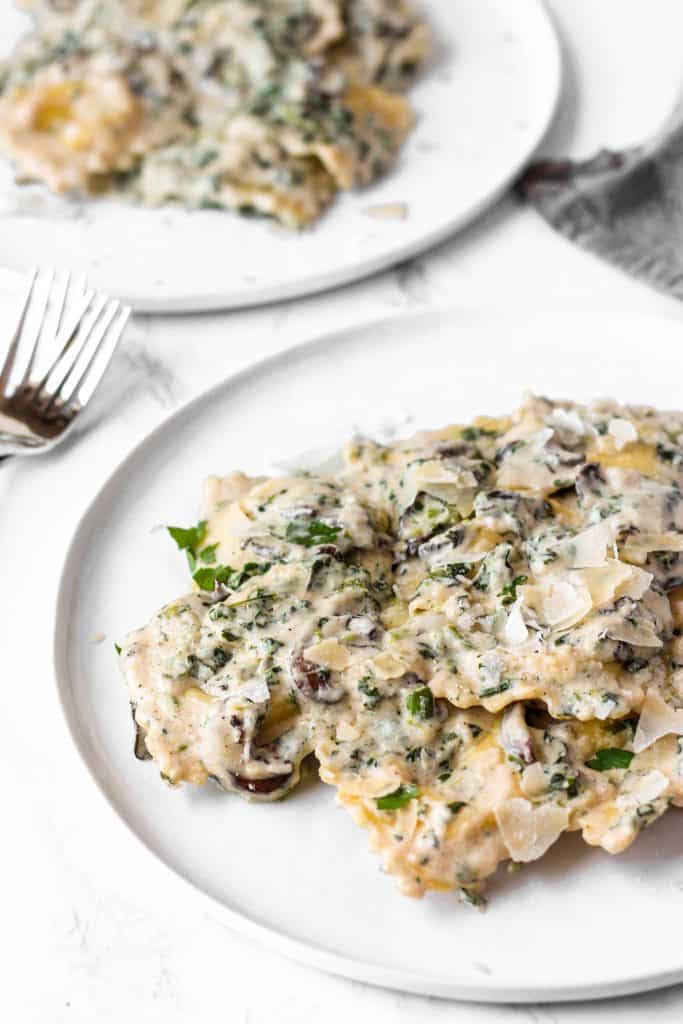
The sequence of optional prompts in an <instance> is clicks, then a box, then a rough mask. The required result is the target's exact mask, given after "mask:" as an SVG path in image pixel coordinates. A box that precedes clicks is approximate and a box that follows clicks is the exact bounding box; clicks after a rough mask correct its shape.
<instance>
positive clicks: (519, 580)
mask: <svg viewBox="0 0 683 1024" xmlns="http://www.w3.org/2000/svg"><path fill="white" fill-rule="evenodd" d="M527 579H528V577H527V576H515V578H514V580H513V581H512V583H508V584H507V586H505V587H503V589H502V590H501V592H500V596H501V597H502V598H503V600H502V601H501V604H514V603H515V601H516V600H517V587H522V586H524V584H525V583H526V581H527Z"/></svg>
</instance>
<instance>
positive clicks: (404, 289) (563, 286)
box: [0, 0, 683, 1024]
mask: <svg viewBox="0 0 683 1024" xmlns="http://www.w3.org/2000/svg"><path fill="white" fill-rule="evenodd" d="M473 2H475V0H473ZM552 9H553V11H554V13H555V16H556V18H557V22H558V25H559V27H560V30H561V32H562V35H563V38H564V41H565V47H566V56H567V72H568V74H567V95H566V100H565V105H564V108H563V111H562V114H561V116H560V118H559V120H558V123H557V124H556V126H555V128H554V130H553V133H552V138H551V139H550V140H549V141H548V142H547V143H546V145H545V147H544V150H545V151H546V152H548V153H550V152H566V151H569V152H572V153H573V154H575V155H583V154H587V153H589V152H590V151H591V150H592V149H593V148H595V147H597V146H600V145H620V144H624V143H627V142H631V141H635V140H637V139H638V138H639V137H641V136H642V135H644V134H647V133H648V132H650V131H651V130H653V128H654V127H655V126H656V124H657V123H658V122H659V121H660V120H662V119H663V118H664V116H665V115H666V113H667V112H668V110H669V108H670V107H671V105H672V104H673V102H674V99H675V98H676V96H677V94H678V90H679V88H680V84H681V77H682V74H681V66H682V65H681V60H680V54H681V52H682V51H683V45H682V44H683V7H682V6H681V4H680V0H656V2H654V3H651V4H648V5H644V4H643V3H642V0H601V3H600V4H595V3H594V0H553V2H552ZM1 261H2V240H1V236H0V262H1ZM1 283H2V282H0V285H1ZM442 303H453V304H459V305H462V306H478V305H481V304H486V305H489V306H491V305H498V306H501V307H503V308H507V307H509V306H510V305H515V306H521V307H523V308H537V307H546V308H547V307H549V306H550V307H553V306H557V307H558V308H560V309H561V308H567V307H576V308H579V307H584V308H585V307H590V306H593V305H595V304H599V305H601V306H606V307H608V308H610V307H611V308H613V309H619V310H621V311H624V310H634V311H652V312H655V313H656V312H659V313H663V314H665V315H673V316H681V317H683V310H682V309H681V307H680V306H678V305H677V304H675V303H674V302H672V301H669V300H667V299H665V298H663V297H661V296H658V295H656V294H654V293H652V292H650V291H648V290H647V289H646V288H645V287H644V286H641V285H639V284H636V283H633V282H631V281H628V280H627V279H625V278H624V277H622V276H621V275H620V274H619V273H618V272H616V271H613V270H611V269H610V268H608V267H606V266H603V265H600V264H599V263H597V262H596V261H595V260H594V259H593V258H591V257H590V256H588V255H585V254H584V253H582V252H579V251H578V250H575V249H574V248H573V247H571V246H570V245H568V244H567V243H566V242H564V241H562V240H561V239H559V238H557V237H555V236H554V235H553V234H552V233H551V232H550V231H549V229H547V228H546V227H545V225H544V224H543V223H541V222H540V221H539V220H538V219H537V218H536V216H535V215H534V214H533V213H532V212H530V211H529V210H527V209H523V208H520V207H519V206H518V205H517V204H516V202H515V201H514V200H512V199H508V200H505V201H504V202H502V203H500V204H499V205H498V206H497V207H496V208H495V209H494V210H492V211H491V212H490V213H489V214H488V215H487V216H485V217H484V218H483V219H482V220H481V221H480V222H479V223H478V224H477V225H475V226H474V227H472V228H470V229H469V230H468V231H466V232H465V233H464V234H463V235H461V236H460V237H459V238H457V239H454V240H453V241H452V242H449V243H448V244H446V245H444V246H442V247H441V248H439V249H438V250H437V251H435V252H433V253H430V254H429V255H427V256H425V257H423V258H421V259H419V260H415V261H413V262H411V263H410V264H408V265H406V266H403V267H401V268H399V269H397V270H395V271H393V272H391V273H387V274H384V275H382V276H381V277H379V278H376V279H374V280H371V281H367V282H365V283H363V284H361V285H358V286H354V287H351V288H347V289H345V290H342V291H339V292H337V293H335V294H330V295H326V296H322V297H317V298H314V299H310V300H305V301H298V302H294V303H287V304H281V305H278V306H274V307H270V308H267V309H261V310H254V311H247V312H242V313H238V314H231V315H223V316H217V315H212V316H204V317H193V318H189V317H185V318H178V319H174V320H163V319H159V318H145V319H139V320H138V321H137V322H136V323H135V324H134V325H133V327H132V329H131V330H130V333H129V335H128V339H127V344H126V346H125V349H124V350H123V351H121V353H120V355H119V356H118V358H117V360H116V363H115V365H114V366H113V367H112V370H111V372H110V374H109V375H108V378H107V380H106V384H105V386H104V387H103V388H102V391H101V393H100V394H99V395H98V396H97V399H96V401H95V403H94V407H93V408H92V411H91V412H89V413H88V414H87V418H86V419H85V422H84V423H83V425H82V428H80V429H79V431H78V433H77V434H76V435H75V436H74V437H73V440H72V441H71V442H69V443H68V444H67V445H66V446H65V447H64V448H62V449H60V450H59V451H58V452H56V453H55V454H54V455H52V456H50V457H49V458H47V459H45V460H44V461H30V460H26V461H25V462H18V461H16V462H14V463H11V464H6V465H5V466H3V467H2V468H1V469H0V538H1V539H0V572H1V574H2V579H3V583H4V586H3V588H2V596H1V597H0V637H1V638H2V650H3V654H4V658H3V664H4V672H3V678H2V683H0V713H1V714H2V720H3V723H4V731H3V742H2V744H0V772H2V778H3V780H4V782H5V786H4V792H3V812H2V823H3V827H2V830H1V832H0V836H1V840H0V868H1V869H2V870H1V872H0V878H2V902H1V904H0V906H1V914H2V927H0V962H2V965H3V969H2V972H1V973H2V989H1V993H2V1007H3V1016H4V1019H7V1020H11V1021H13V1022H14V1024H26V1022H31V1024H33V1022H36V1024H38V1022H39V1024H43V1022H50V1024H61V1022H63V1021H64V1022H67V1021H68V1022H74V1024H76V1022H77V1024H81V1022H82V1024H86V1022H87V1024H91V1022H92V1021H95V1020H97V1021H98V1022H99V1024H114V1022H116V1024H119V1022H120V1021H122V1020H127V1019H136V1020H139V1021H144V1022H148V1021H149V1022H153V1024H156V1022H159V1024H161V1022H164V1024H178V1022H194V1021H199V1020H202V1019H208V1018H209V1016H211V1017H216V1018H217V1019H220V1020H229V1021H230V1022H231V1024H242V1022H244V1024H247V1022H249V1024H261V1022H263V1024H266V1022H268V1024H270V1022H272V1021H275V1022H277V1024H281V1022H282V1024H287V1022H290V1021H292V1022H293V1021H300V1020H307V1021H308V1020H325V1021H329V1022H330V1024H334V1022H337V1021H340V1022H341V1021H346V1020H347V1019H348V1018H349V1016H352V1017H353V1019H355V1020H361V1021H366V1020H367V1021H370V1020H372V1021H373V1024H385V1022H386V1024H389V1022H408V1021H411V1022H412V1021H417V1020H419V1021H420V1022H425V1024H436V1022H440V1021H445V1020H452V1019H455V1018H457V1019H458V1020H459V1021H463V1022H469V1021H472V1022H482V1024H489V1022H494V1021H496V1022H497V1021H510V1022H513V1021H535V1022H538V1024H551V1022H554V1021H558V1022H560V1024H579V1022H582V1024H583V1022H589V1021H590V1022H592V1021H600V1022H601V1024H603V1022H611V1021H613V1020H616V1019H617V1018H618V1019H619V1020H620V1021H622V1020H623V1021H625V1022H628V1021H634V1022H635V1021H640V1020H641V1019H642V1018H643V1017H644V1016H645V1015H648V1017H649V1019H650V1020H651V1021H652V1022H653V1024H662V1022H668V1021H671V1022H673V1021H680V1020H681V1017H682V1015H683V986H680V987H678V988H673V989H669V990H666V991H663V992H659V993H654V994H650V995H644V996H638V997H632V998H630V999H623V1000H611V1001H608V1002H606V1003H600V1004H575V1005H569V1004H567V1005H562V1006H550V1007H541V1006H524V1007H521V1006H520V1007H486V1006H464V1005H453V1004H450V1003H445V1002H438V1001H436V1000H429V999H422V998H417V997H409V996H404V995H398V994H394V993H390V992H384V991H380V990H375V989H371V988H366V987H363V986H361V985H357V984H353V983H351V982H347V981H344V980H340V979H336V978H332V977H327V976H324V975H321V974H319V973H317V972H316V971H313V970H311V969H308V968H305V967H302V966H299V965H296V964H293V963H290V962H288V961H284V960H282V959H280V958H279V957H277V956H274V955H272V954H270V953H268V952H265V951H264V950H262V949H260V948H257V947H255V946H252V945H251V944H249V943H247V942H245V941H244V940H242V939H240V938H238V937H236V936H234V935H232V934H231V933H229V932H228V931H226V930H225V929H224V928H223V927H222V926H221V925H219V924H217V923H216V922H215V921H213V920H212V919H211V918H210V917H207V916H206V915H204V914H203V912H202V911H200V910H199V909H197V907H196V906H195V905H194V904H193V903H192V901H191V900H189V901H188V899H187V898H186V897H181V898H180V902H179V897H178V889H177V886H176V884H175V883H174V882H173V881H172V880H171V879H170V877H167V875H166V873H165V872H164V871H163V870H161V869H159V868H157V866H156V864H155V863H154V862H153V861H152V859H151V858H150V857H149V855H147V854H146V853H145V852H144V851H142V850H141V849H140V848H139V847H138V845H137V843H135V842H134V841H133V840H132V839H131V838H130V837H129V836H128V834H127V833H126V832H125V830H124V829H123V827H122V826H121V825H119V824H118V822H117V821H116V820H115V819H114V816H113V815H112V814H111V812H110V811H109V810H108V808H107V807H106V805H105V804H104V801H103V800H102V799H101V797H100V796H99V794H98V793H96V791H95V790H94V787H93V786H92V784H91V783H90V781H89V779H88V778H87V777H86V776H85V773H84V771H83V769H82V767H81V765H80V762H79V761H78V758H77V755H76V754H75V752H74V751H73V749H72V747H71V745H70V741H69V738H68V736H67V733H66V728H65V726H64V724H63V722H62V720H61V716H60V712H59V708H58V706H57V700H56V696H55V693H54V685H53V680H52V667H51V616H52V605H53V601H54V596H55V593H56V588H57V581H58V573H59V568H60V564H61V559H62V557H63V553H64V551H65V548H66V545H67V543H68V539H69V537H70V535H71V532H72V530H73V527H74V524H75V522H76V519H77V517H78V515H79V513H80V512H81V511H82V510H83V508H84V507H85V505H86V504H87V502H88V501H89V499H90V498H91V496H92V495H93V494H94V493H95V491H96V490H97V488H98V487H99V486H100V484H101V482H102V481H103V480H104V479H105V478H106V476H107V475H108V473H109V472H110V469H111V467H112V466H113V465H114V464H115V463H116V462H117V461H118V460H119V459H120V458H121V457H122V456H123V455H124V454H125V453H126V452H127V451H129V450H130V448H131V447H132V446H133V445H134V444H135V442H136V441H137V440H138V439H139V438H140V437H141V436H142V435H143V434H144V433H146V432H147V431H148V430H149V429H150V428H152V427H153V426H155V425H156V424H157V423H158V422H159V421H160V420H161V419H162V418H163V417H164V416H165V415H167V414H168V413H169V412H170V411H171V410H173V409H174V408H176V407H177V406H178V405H179V404H181V403H182V402H184V401H185V400H186V399H188V398H190V397H192V396H193V395H195V394H197V393H199V392H200V391H201V390H202V389H204V388H205V387H207V386H208V385H210V384H211V383H213V382H214V381H215V380H217V379H219V378H221V377H223V376H225V375H226V374H229V373H231V372H233V371H234V370H237V369H239V368H240V367H242V366H245V365H247V364H248V363H250V362H251V361H253V360H255V359H259V358H262V357H263V356H266V355H268V354H270V353H272V352H275V351H278V350H280V349H283V348H285V347H287V346H290V345H293V344H295V343H296V342H298V341H299V340H302V339H304V338H307V337H310V336H314V335H315V334H317V333H322V332H325V331H327V330H329V329H332V328H335V327H339V326H341V325H343V324H347V323H353V322H354V321H360V320H362V319H367V318H369V317H377V316H385V315H387V314H389V313H396V314H400V313H402V312H403V311H405V310H408V309H415V308H426V307H430V306H433V305H437V304H442ZM682 326H683V325H682ZM548 344H552V338H549V339H548ZM231 464H232V459H231V456H230V453H229V452H226V467H228V466H230V465H231ZM180 482H181V483H182V481H180ZM121 562H122V566H124V565H125V562H126V552H125V551H122V552H121ZM126 568H127V571H130V570H131V567H130V566H126ZM133 571H134V567H133ZM110 641H111V638H107V640H106V641H105V642H110ZM283 884H284V883H283ZM591 926H592V923H591V922H586V927H591ZM492 941H493V940H492ZM606 941H619V942H627V941H629V937H628V936H607V938H606ZM418 955H419V952H418V951H416V956H418ZM454 957H457V949H454Z"/></svg>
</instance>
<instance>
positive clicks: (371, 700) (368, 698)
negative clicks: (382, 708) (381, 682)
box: [358, 676, 382, 711]
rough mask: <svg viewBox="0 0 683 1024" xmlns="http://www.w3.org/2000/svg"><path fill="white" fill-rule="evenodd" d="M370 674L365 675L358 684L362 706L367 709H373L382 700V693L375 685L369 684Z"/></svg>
mask: <svg viewBox="0 0 683 1024" xmlns="http://www.w3.org/2000/svg"><path fill="white" fill-rule="evenodd" d="M372 678H373V677H372V676H365V677H364V678H363V679H361V681H360V682H359V684H358V689H359V691H360V692H361V693H362V694H363V696H364V698H365V699H364V700H363V705H364V707H366V708H368V710H369V711H374V710H375V708H376V707H377V705H378V704H381V702H382V694H381V693H380V691H379V690H378V689H377V687H376V686H371V685H370V680H371V679H372Z"/></svg>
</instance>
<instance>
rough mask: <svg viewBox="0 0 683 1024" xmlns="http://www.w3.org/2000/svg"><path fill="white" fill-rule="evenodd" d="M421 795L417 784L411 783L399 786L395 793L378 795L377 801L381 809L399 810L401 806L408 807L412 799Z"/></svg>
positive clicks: (378, 807)
mask: <svg viewBox="0 0 683 1024" xmlns="http://www.w3.org/2000/svg"><path fill="white" fill-rule="evenodd" d="M419 795H420V790H419V789H418V788H417V786H413V785H411V784H409V785H406V786H399V787H398V789H395V790H394V792H393V793H387V795H386V796H380V797H378V798H377V799H376V800H375V803H376V804H377V809H378V810H380V811H398V810H400V808H401V807H406V806H407V805H408V804H409V803H410V801H411V800H414V799H415V797H417V796H419Z"/></svg>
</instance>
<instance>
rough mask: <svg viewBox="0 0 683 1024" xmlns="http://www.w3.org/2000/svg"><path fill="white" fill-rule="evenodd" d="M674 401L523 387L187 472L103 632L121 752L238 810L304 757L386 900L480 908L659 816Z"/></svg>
mask: <svg viewBox="0 0 683 1024" xmlns="http://www.w3.org/2000/svg"><path fill="white" fill-rule="evenodd" d="M682 475H683V416H681V415H680V414H660V413H656V412H655V411H653V410H651V409H647V408H640V407H620V406H618V405H616V404H615V403H612V402H601V403H595V404H594V405H591V406H580V405H576V404H572V403H570V402H551V401H549V400H547V399H542V398H534V397H531V398H529V399H528V400H527V401H526V402H525V404H524V405H523V407H522V408H521V409H520V410H519V411H518V412H517V413H515V414H513V415H512V416H509V417H504V418H496V419H491V418H481V419H478V420H475V422H474V423H473V424H471V425H469V426H464V427H463V426H454V427H448V428H445V429H444V430H440V431H437V432H431V433H420V434H417V435H416V436H415V437H413V438H410V439H407V440H405V441H396V442H393V443H392V444H389V445H379V444H377V443H376V442H373V441H369V440H365V439H356V440H354V441H353V442H352V443H351V444H350V445H349V447H348V449H347V453H346V465H345V468H344V469H343V470H342V472H341V473H339V474H338V475H337V476H334V477H325V476H317V475H315V474H309V473H302V474H299V475H294V476H288V477H279V478H267V479H266V478H259V479H251V478H249V477H246V476H244V475H243V474H241V473H235V474H232V475H231V476H228V477H224V478H220V477H212V478H210V480H209V481H208V482H207V485H206V488H205V494H204V507H203V513H202V515H203V518H202V520H201V521H200V523H199V524H198V525H197V526H196V527H194V528H191V529H180V528H172V530H171V533H172V536H173V537H174V539H175V540H176V542H177V543H178V544H179V546H180V547H181V548H183V549H184V550H185V551H186V553H187V555H188V560H189V562H190V567H191V571H192V577H193V581H194V586H195V589H194V590H193V591H192V592H190V593H189V594H186V595H185V596H184V597H182V598H180V599H179V600H177V601H174V602H172V603H171V604H170V605H167V606H165V607H164V608H163V609H161V611H160V612H159V613H157V615H156V616H155V617H154V618H153V619H152V621H151V622H150V624H149V625H148V626H146V627H144V628H143V629H142V630H139V631H137V632H135V633H133V634H131V636H130V637H129V638H128V640H127V641H126V643H125V644H124V646H123V649H122V651H121V656H120V661H121V666H122V669H123V673H124V677H125V679H126V683H127V686H128V694H129V698H130V701H131V705H132V707H133V713H134V717H135V721H136V726H137V729H138V741H137V752H138V754H139V755H143V756H147V757H152V758H154V760H155V761H156V762H157V764H158V766H159V768H160V771H161V773H162V775H163V777H164V778H165V779H166V780H167V781H169V782H170V783H172V784H177V783H180V782H193V783H203V782H205V781H206V780H207V779H208V778H209V777H211V778H213V779H214V780H215V781H217V782H218V783H219V784H220V785H221V786H222V787H223V788H224V789H226V790H230V791H232V792H236V793H239V794H240V795H242V796H244V797H246V798H247V799H252V800H265V801H268V800H274V799H279V798H281V797H283V796H284V795H286V794H287V793H288V792H289V791H290V790H291V789H293V788H294V787H295V786H296V784H297V782H298V780H299V778H300V775H301V768H302V764H303V762H304V760H305V759H306V758H308V757H309V755H312V756H313V757H314V758H315V760H316V762H317V764H318V769H319V774H320V778H321V779H322V780H323V782H325V783H327V784H328V785H331V786H333V787H334V788H335V789H336V792H337V797H338V802H339V804H340V805H341V806H343V807H345V808H346V809H347V811H348V812H349V813H350V814H351V815H352V817H353V818H354V820H355V821H357V822H358V823H359V824H360V825H362V826H363V827H365V828H366V829H367V830H368V831H369V834H370V843H371V847H372V849H374V850H376V851H377V852H378V853H379V854H380V855H381V857H382V860H383V863H384V867H385V869H386V870H387V871H388V872H389V873H391V874H393V875H394V876H396V878H397V880H398V882H399V884H400V887H401V889H402V891H403V892H404V893H406V894H407V895H410V896H421V895H422V894H423V893H425V892H426V891H428V890H432V889H433V890H454V891H456V892H457V893H459V895H460V897H461V899H463V900H464V901H466V902H469V903H472V904H475V905H479V904H480V903H481V902H482V901H483V898H484V897H483V895H482V892H483V889H484V887H485V882H486V879H487V878H488V877H489V876H491V875H492V874H493V873H494V872H495V871H496V869H497V868H498V866H499V865H500V864H501V863H502V862H505V861H514V862H518V863H526V862H529V861H533V860H536V859H538V858H539V857H542V856H543V855H544V854H545V853H546V851H547V850H548V849H550V847H551V846H552V845H553V844H554V843H555V842H556V841H557V840H558V839H559V837H560V836H561V835H562V834H563V833H564V832H567V831H579V832H580V833H581V835H582V836H583V838H584V839H585V841H586V842H587V843H589V844H591V845H596V846H600V847H602V848H603V849H604V850H606V851H608V852H610V853H619V852H621V851H622V850H624V849H625V848H626V847H627V846H628V845H629V844H630V843H631V842H632V841H633V840H634V839H635V838H636V836H637V835H638V834H639V832H640V831H641V830H642V829H643V828H645V827H647V826H648V825H650V824H651V823H652V822H654V821H655V820H657V819H658V818H659V817H660V816H661V815H662V814H663V813H664V812H665V811H666V810H667V808H668V807H669V806H671V805H672V804H673V805H677V806H683V675H682V672H683V639H682V638H681V635H680V634H681V630H682V629H683V573H682V572H681V563H680V558H681V553H682V552H683V507H682V503H681V490H680V485H681V476H682Z"/></svg>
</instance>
